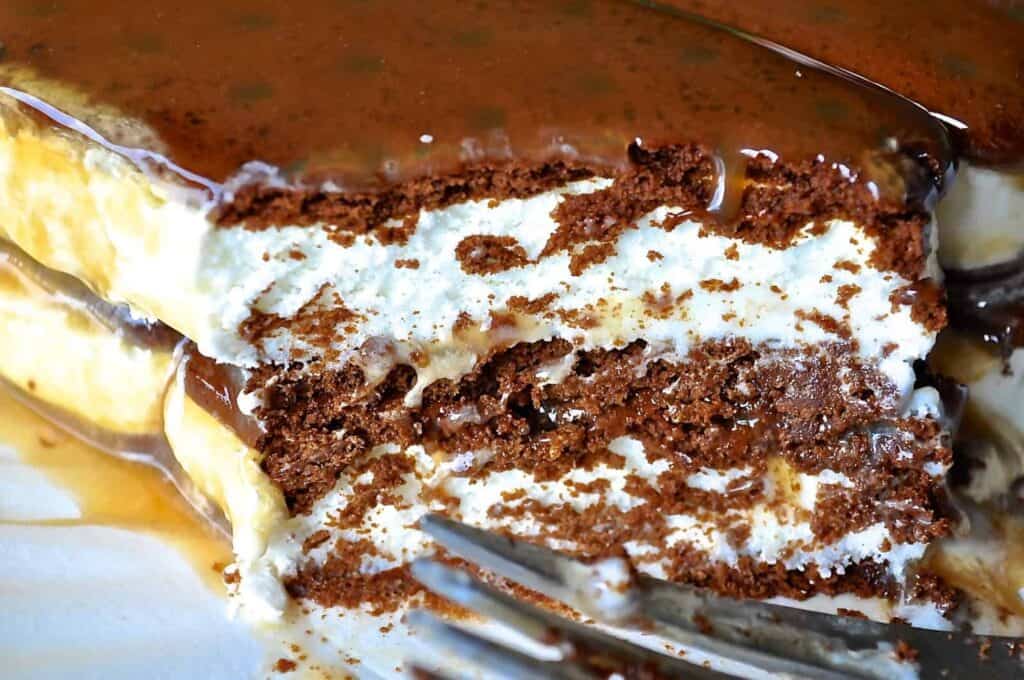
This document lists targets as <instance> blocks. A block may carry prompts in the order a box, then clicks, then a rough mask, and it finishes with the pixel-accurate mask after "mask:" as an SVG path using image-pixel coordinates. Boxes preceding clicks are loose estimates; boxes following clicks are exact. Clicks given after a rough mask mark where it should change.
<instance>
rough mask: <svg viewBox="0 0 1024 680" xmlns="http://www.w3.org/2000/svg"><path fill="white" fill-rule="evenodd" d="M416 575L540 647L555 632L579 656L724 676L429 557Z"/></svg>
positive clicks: (672, 673)
mask: <svg viewBox="0 0 1024 680" xmlns="http://www.w3.org/2000/svg"><path fill="white" fill-rule="evenodd" d="M412 573H413V576H415V577H416V579H417V580H419V581H420V582H422V583H423V584H424V585H425V586H427V587H428V588H429V589H430V590H432V591H434V592H436V593H438V594H439V595H443V596H444V597H446V598H448V599H449V600H451V601H453V602H455V603H456V604H459V605H461V606H463V607H465V608H467V609H470V610H472V611H473V612H476V613H477V614H481V615H483V616H486V617H488V618H491V619H494V620H497V621H500V622H502V623H504V624H506V625H508V626H510V627H512V628H514V629H515V630H517V631H519V632H520V633H523V634H524V635H526V636H528V637H530V638H532V639H534V640H536V641H538V642H541V643H547V644H550V643H551V639H552V636H553V634H557V635H556V636H555V637H557V638H558V640H559V641H564V642H567V643H569V644H570V645H571V646H572V647H573V648H574V649H575V650H576V651H577V652H579V653H581V654H584V653H586V652H592V653H599V654H601V655H602V656H604V655H609V654H610V655H614V656H615V657H616V658H620V659H625V660H626V661H627V662H629V663H631V664H634V665H635V666H637V667H644V668H647V667H654V668H657V669H658V670H659V671H660V672H661V673H664V674H665V675H667V676H669V677H687V678H706V679H707V680H720V679H721V678H726V677H731V676H729V675H726V674H724V673H721V672H718V671H714V670H710V669H707V668H703V667H700V666H695V665H693V664H691V663H689V662H687V661H685V660H681V659H677V658H675V657H671V656H667V655H665V654H662V653H660V652H656V651H653V650H650V649H646V648H644V647H641V646H639V645H635V644H633V643H632V642H628V641H626V640H622V639H620V638H617V637H614V636H612V635H609V634H607V633H604V632H602V631H600V630H598V629H596V628H594V627H593V626H586V625H583V624H580V623H576V622H575V621H571V620H569V619H567V618H564V617H562V616H558V615H556V614H554V613H552V612H549V611H547V610H545V609H542V608H540V607H536V606H534V605H531V604H529V603H526V602H523V601H521V600H518V599H516V598H514V597H512V596H511V595H508V594H507V593H504V592H502V591H500V590H498V589H497V588H494V587H492V586H489V585H487V584H485V583H483V582H482V581H480V580H479V579H476V578H474V577H473V576H470V575H469V574H467V573H466V572H463V571H460V570H458V569H453V568H451V567H448V566H445V565H443V564H440V563H438V562H434V561H432V560H429V559H420V560H417V561H415V562H414V563H413V565H412Z"/></svg>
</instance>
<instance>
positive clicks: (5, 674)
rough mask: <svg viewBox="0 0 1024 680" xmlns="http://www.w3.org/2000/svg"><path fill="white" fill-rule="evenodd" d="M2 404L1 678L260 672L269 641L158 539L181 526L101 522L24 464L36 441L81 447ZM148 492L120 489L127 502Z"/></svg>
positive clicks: (1, 400)
mask: <svg viewBox="0 0 1024 680" xmlns="http://www.w3.org/2000/svg"><path fill="white" fill-rule="evenodd" d="M0 405H2V406H3V408H0V419H2V422H0V660H2V661H0V677H2V678H4V679H5V680H7V679H10V680H14V679H15V678H17V679H21V678H26V679H28V678H31V679H32V680H39V679H44V678H45V679H49V678H75V679H76V680H82V679H86V678H96V679H97V680H99V679H102V680H120V679H122V678H124V679H126V680H127V679H131V680H136V679H138V678H176V679H177V678H208V679H210V680H217V679H219V678H231V679H232V680H237V679H238V678H251V677H257V676H259V675H260V674H261V669H262V668H263V667H264V664H265V658H266V654H265V652H264V648H263V646H262V644H261V642H260V641H259V640H257V638H256V637H255V636H254V634H253V633H252V632H251V631H250V630H249V629H247V628H246V627H245V626H244V625H243V624H241V623H239V622H235V621H231V620H229V618H228V617H227V614H226V612H227V607H226V606H225V599H224V596H223V594H221V593H218V592H217V588H216V581H215V578H209V577H208V578H203V577H202V576H201V572H200V571H198V570H197V565H195V564H193V563H192V562H191V561H190V560H189V559H188V558H187V557H186V556H185V554H184V553H183V552H182V551H181V550H179V549H176V548H175V547H172V545H171V543H172V541H165V540H161V539H160V538H158V537H157V536H159V535H161V532H163V534H162V535H166V536H173V534H172V533H168V532H172V531H173V529H172V528H170V527H167V526H162V527H160V526H156V527H147V528H146V529H144V530H131V529H125V528H118V527H116V526H96V525H93V524H90V522H89V519H90V518H89V516H88V514H86V515H84V516H83V508H82V504H81V503H79V502H78V500H76V497H75V496H74V495H73V494H72V493H71V492H69V491H68V490H67V489H65V488H61V486H60V485H58V484H56V483H54V482H53V481H51V480H50V479H49V478H48V477H47V475H46V474H44V473H43V472H40V471H39V470H38V469H36V468H35V467H32V466H30V465H28V464H27V463H26V462H25V461H24V458H26V457H29V456H30V455H31V456H37V455H38V454H39V453H40V451H39V449H37V450H36V451H35V452H34V453H32V454H29V453H26V452H25V451H24V449H25V448H26V447H27V446H28V445H29V444H31V443H32V442H33V438H39V437H48V439H46V444H47V445H49V446H50V448H51V450H55V451H58V453H59V452H60V451H59V450H60V449H61V447H63V446H67V447H79V446H80V445H77V444H74V443H73V442H65V441H64V440H63V439H62V438H61V437H64V436H65V435H61V434H60V433H56V432H53V431H52V430H49V431H48V430H47V429H46V428H47V426H45V425H44V424H42V423H40V421H38V420H37V419H35V418H33V417H32V416H30V415H27V414H25V413H24V412H23V411H22V410H21V409H18V408H15V407H10V408H9V406H10V405H9V403H8V402H7V398H6V397H3V396H0ZM33 448H34V447H33ZM54 457H55V459H57V460H59V459H60V456H59V455H56V454H55V456H54ZM95 472H96V473H97V474H98V475H102V471H100V470H95ZM89 473H90V470H88V469H85V470H79V471H78V474H80V475H81V474H86V475H88V474H89ZM100 479H102V477H100ZM142 490H143V491H145V489H142ZM139 491H140V490H139V489H132V488H111V489H109V492H110V494H111V495H112V496H113V497H115V498H116V497H118V496H120V497H122V498H125V499H131V497H132V494H133V493H138V492H139ZM127 505H128V506H129V507H130V506H131V505H132V503H131V502H129V503H127ZM100 519H102V518H100ZM108 519H109V518H108ZM177 538H181V537H180V536H177Z"/></svg>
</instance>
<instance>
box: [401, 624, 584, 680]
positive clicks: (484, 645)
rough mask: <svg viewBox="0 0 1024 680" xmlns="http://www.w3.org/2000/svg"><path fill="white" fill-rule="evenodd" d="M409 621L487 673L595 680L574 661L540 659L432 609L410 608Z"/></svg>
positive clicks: (526, 679) (516, 678) (514, 679)
mask: <svg viewBox="0 0 1024 680" xmlns="http://www.w3.org/2000/svg"><path fill="white" fill-rule="evenodd" d="M409 623H410V624H411V625H412V626H413V627H414V628H415V629H416V630H418V631H421V632H423V633H425V634H426V635H427V636H428V637H429V638H430V639H431V640H432V641H433V642H434V643H435V644H436V645H438V646H439V647H441V648H443V651H445V652H446V653H448V654H451V655H453V656H455V657H457V658H459V659H462V660H464V661H466V662H468V663H470V664H471V665H473V666H475V667H476V668H478V669H480V670H483V671H485V672H486V673H487V675H488V677H500V678H509V679H510V680H536V678H554V679H556V680H595V676H594V675H593V674H591V673H588V672H587V671H585V670H583V669H582V668H580V667H579V666H577V665H576V664H573V663H563V662H551V661H541V660H540V659H535V658H533V657H532V656H529V655H527V654H523V653H522V652H518V651H515V650H513V649H509V648H508V647H504V646H502V645H499V644H497V643H495V642H492V641H490V640H487V639H485V638H483V637H481V636H479V635H476V634H475V633H471V632H469V631H467V630H464V629H462V628H459V627H458V626H455V625H453V624H450V623H448V622H447V621H444V620H442V619H440V618H438V617H436V616H434V615H433V614H430V613H429V612H426V611H423V610H416V611H412V612H409Z"/></svg>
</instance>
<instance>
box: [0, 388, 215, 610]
mask: <svg viewBox="0 0 1024 680" xmlns="http://www.w3.org/2000/svg"><path fill="white" fill-rule="evenodd" d="M0 443H2V444H5V445H8V446H11V447H12V448H14V449H15V450H16V451H17V452H18V454H19V457H20V459H21V460H23V461H25V462H26V463H28V464H30V465H32V466H33V467H35V468H37V469H39V470H41V471H42V472H43V473H45V474H46V476H47V477H49V478H50V479H51V480H53V482H55V483H56V484H58V485H59V486H61V487H63V488H66V489H68V490H69V491H70V492H71V493H72V495H73V497H74V499H75V501H76V503H77V505H78V508H79V512H80V516H79V517H76V518H70V519H41V520H26V521H20V520H19V521H18V523H19V524H31V525H38V526H105V527H115V528H119V529H127V530H130V531H135V532H141V533H144V534H149V535H152V536H154V537H155V538H158V539H160V540H162V541H164V542H166V543H168V544H169V545H171V546H172V547H174V548H175V549H177V550H178V551H179V552H180V553H181V554H182V555H183V556H184V557H185V558H186V559H188V561H189V562H190V563H191V564H192V565H193V566H194V567H195V568H196V573H197V574H199V575H200V576H201V577H202V578H203V580H204V581H205V582H206V584H207V585H208V586H209V587H210V588H211V589H213V590H214V591H215V592H218V593H222V592H224V582H223V579H222V576H221V571H220V570H221V569H223V568H224V566H225V565H227V564H230V563H231V562H232V560H233V558H232V556H231V547H230V544H229V543H228V542H227V541H225V540H223V538H222V537H220V536H218V535H216V534H215V533H214V532H213V530H211V529H210V528H209V527H208V526H206V525H205V524H204V523H203V522H202V520H201V519H199V518H198V516H197V515H196V514H195V513H194V512H193V511H192V509H191V508H190V507H189V505H188V504H187V503H186V502H185V500H184V499H183V498H182V497H181V495H179V493H178V492H177V491H176V490H175V488H174V486H173V485H171V483H170V482H168V481H167V480H166V478H165V477H164V476H163V475H162V474H161V473H160V472H159V471H157V470H156V469H154V468H152V467H149V466H146V465H143V464H141V463H135V462H131V461H127V460H124V459H121V458H116V457H114V456H111V455H110V454H108V453H104V452H102V451H100V450H99V449H96V448H93V447H92V446H90V445H88V444H86V443H85V442H83V441H82V440H80V439H78V438H76V437H74V436H72V435H71V434H68V433H67V432H65V431H64V430H61V429H58V428H57V427H55V426H53V425H52V424H50V423H49V422H47V421H46V420H44V419H43V418H42V417H40V416H39V415H37V414H36V413H35V412H33V411H31V410H29V409H28V408H26V407H25V406H23V405H22V404H20V403H19V402H18V401H17V400H15V399H14V398H12V396H11V394H10V393H9V392H8V391H7V389H5V388H3V387H2V386H0ZM4 521H5V522H8V523H10V522H11V520H4Z"/></svg>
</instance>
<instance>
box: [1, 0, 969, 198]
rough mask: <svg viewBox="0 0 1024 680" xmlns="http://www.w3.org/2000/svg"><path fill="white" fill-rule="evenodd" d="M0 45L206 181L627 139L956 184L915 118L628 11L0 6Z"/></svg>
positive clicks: (539, 1) (522, 153) (410, 164)
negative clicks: (909, 161) (910, 171)
mask: <svg viewBox="0 0 1024 680" xmlns="http://www.w3.org/2000/svg"><path fill="white" fill-rule="evenodd" d="M0 26H2V27H3V28H2V33H0V38H2V40H3V43H4V45H5V48H4V52H5V55H4V62H3V64H2V66H3V67H4V69H6V70H3V69H0V74H2V75H0V78H4V79H6V82H8V83H9V84H11V85H15V86H16V85H17V84H18V83H19V82H26V78H27V77H26V74H30V75H31V76H33V77H34V76H41V77H42V78H43V79H46V80H50V81H52V82H57V83H61V84H62V85H66V86H70V87H72V88H74V89H75V90H77V91H78V92H79V93H81V94H83V95H84V96H85V97H86V98H87V99H88V101H89V102H90V103H93V104H96V105H101V106H106V107H110V106H112V107H114V108H115V109H117V110H119V111H121V112H123V113H125V114H127V115H129V116H133V117H136V118H138V119H141V120H142V121H144V122H145V123H147V124H148V125H149V126H150V127H152V128H153V129H154V130H155V131H156V132H157V136H158V137H159V138H160V139H161V140H162V141H163V142H164V143H165V144H166V149H165V151H166V153H167V154H168V155H169V156H170V158H171V160H173V161H174V162H175V163H177V164H178V165H180V166H181V167H183V168H187V169H188V170H191V171H194V172H197V173H200V174H202V175H204V176H206V177H208V178H211V179H213V180H215V181H224V180H226V179H227V178H229V177H231V176H232V175H234V173H236V171H237V170H238V169H239V168H240V166H242V165H243V164H244V163H246V162H248V161H253V160H259V161H264V162H267V163H270V164H273V165H274V166H277V167H279V168H282V169H283V170H284V171H286V173H288V176H289V177H290V178H291V179H302V180H305V181H306V182H307V183H320V182H323V181H325V180H332V181H333V182H334V183H335V184H337V185H338V186H340V187H343V188H345V189H348V190H357V189H358V190H367V189H369V190H372V189H375V188H379V187H382V186H387V185H393V184H395V183H397V182H401V181H402V180H405V179H410V178H416V177H423V176H426V175H431V174H446V173H457V172H459V171H460V170H461V169H462V168H464V167H465V166H466V165H468V164H474V163H481V162H494V161H506V160H510V161H515V162H519V163H520V164H522V163H526V164H536V163H542V162H545V161H547V160H552V159H560V160H571V161H574V162H579V163H585V164H588V165H590V166H597V167H609V168H613V169H614V168H619V167H622V166H624V165H626V164H627V163H628V155H627V148H628V146H629V145H630V143H632V142H633V141H634V140H638V139H639V140H641V142H642V144H643V145H645V146H647V147H657V146H662V145H666V144H678V143H700V144H702V145H705V146H706V147H707V148H708V149H710V150H711V151H712V152H714V153H717V154H718V155H719V156H720V157H721V158H723V159H727V160H728V159H732V158H736V157H738V156H739V154H740V152H742V151H743V150H769V151H771V152H772V153H775V154H778V155H779V156H781V157H782V158H783V159H784V160H786V161H799V160H810V159H814V158H816V157H818V156H821V157H822V158H823V159H824V160H825V161H827V162H839V163H843V164H847V165H849V166H851V167H853V168H865V169H868V168H871V167H872V166H873V165H877V160H875V159H876V157H877V156H878V152H891V151H892V150H894V149H896V148H899V149H902V150H904V151H906V152H907V153H910V154H911V155H913V156H915V157H917V158H921V159H923V160H925V161H927V165H928V166H929V168H930V171H931V173H932V176H933V177H935V178H940V177H942V176H943V174H944V173H945V172H946V170H948V168H949V166H950V163H951V161H950V158H949V153H948V149H947V140H946V138H945V134H944V132H943V130H942V129H941V126H939V125H938V124H937V123H936V122H935V121H934V120H933V119H932V118H931V117H929V116H927V115H926V114H925V112H924V111H923V110H921V109H919V108H917V107H915V106H912V105H909V104H908V103H906V102H904V101H901V100H900V99H899V98H897V97H894V96H891V95H889V94H887V93H885V92H883V91H881V90H879V89H875V88H872V87H869V86H866V85H864V84H857V83H853V82H850V81H849V80H847V79H845V78H843V77H839V76H837V75H833V74H830V73H827V72H825V71H824V70H820V69H818V68H815V67H813V66H810V65H808V64H802V63H798V62H797V61H794V60H792V59H790V58H788V57H786V56H783V55H781V54H778V53H776V52H773V51H771V50H768V49H766V48H764V47H761V46H758V45H756V44H754V43H752V42H749V41H748V40H745V39H743V38H741V37H738V36H736V35H734V34H732V33H730V32H728V31H725V30H721V29H719V28H716V27H713V26H708V25H704V24H702V23H700V22H697V21H690V20H686V19H684V18H680V17H678V16H673V15H672V14H671V13H666V12H664V11H658V10H654V9H650V8H648V7H644V6H641V4H640V3H635V2H629V1H627V0H593V1H586V0H517V1H515V2H497V1H490V2H488V1H484V0H481V1H478V2H472V3H470V2H461V1H459V0H436V1H434V2H421V1H420V0H393V1H390V2H384V1H379V2H378V1H373V0H310V1H308V2H303V3H281V2H271V1H269V0H253V1H252V2H247V3H245V4H244V7H243V6H241V5H239V4H238V3H233V2H227V1H226V0H213V1H209V0H203V1H199V0H178V1H175V2H172V1H171V0H154V1H153V2H137V3H124V2H119V1H117V0H63V1H61V2H55V1H53V0H45V1H40V0H7V1H6V2H4V3H0ZM34 82H35V86H34V89H33V92H32V94H35V95H37V96H39V97H40V98H42V99H44V100H45V99H47V95H48V92H47V86H45V85H43V84H42V81H40V80H38V79H35V80H34ZM84 117H85V118H86V121H87V122H88V116H84ZM726 176H728V172H726ZM328 186H333V185H328ZM900 198H902V197H900Z"/></svg>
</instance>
